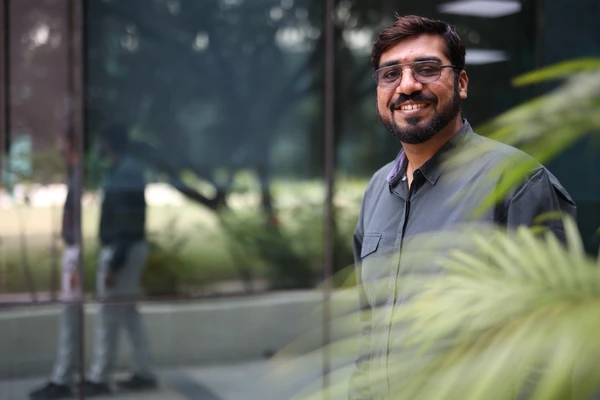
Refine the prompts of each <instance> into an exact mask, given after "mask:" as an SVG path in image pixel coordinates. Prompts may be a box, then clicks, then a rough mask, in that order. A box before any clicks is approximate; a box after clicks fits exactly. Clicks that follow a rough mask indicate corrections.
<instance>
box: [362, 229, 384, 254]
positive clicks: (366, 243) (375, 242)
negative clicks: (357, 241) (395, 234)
mask: <svg viewBox="0 0 600 400" xmlns="http://www.w3.org/2000/svg"><path fill="white" fill-rule="evenodd" d="M379 242H381V233H367V234H366V235H365V236H364V237H363V242H362V248H361V250H360V258H362V259H364V258H365V257H367V256H368V255H370V254H373V253H375V252H376V251H377V249H378V248H379Z"/></svg>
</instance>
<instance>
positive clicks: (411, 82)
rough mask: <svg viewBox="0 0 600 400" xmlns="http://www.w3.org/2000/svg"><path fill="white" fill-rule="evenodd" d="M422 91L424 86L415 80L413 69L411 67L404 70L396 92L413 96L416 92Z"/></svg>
mask: <svg viewBox="0 0 600 400" xmlns="http://www.w3.org/2000/svg"><path fill="white" fill-rule="evenodd" d="M421 90H423V85H422V84H421V82H419V81H417V80H416V79H415V77H414V75H413V72H412V69H410V68H409V67H406V68H403V69H402V76H401V77H400V84H399V85H398V87H397V88H396V92H397V93H401V94H405V95H411V94H413V93H415V92H420V91H421Z"/></svg>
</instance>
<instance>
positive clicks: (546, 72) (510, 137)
mask: <svg viewBox="0 0 600 400" xmlns="http://www.w3.org/2000/svg"><path fill="white" fill-rule="evenodd" d="M559 77H560V78H565V81H564V82H563V83H562V84H561V85H560V86H559V87H558V88H556V89H555V90H553V91H551V92H550V93H548V94H546V95H544V96H541V97H539V98H536V99H534V100H531V101H529V102H526V103H524V104H522V105H519V106H517V107H515V108H513V109H511V110H509V111H507V112H506V113H504V114H501V115H499V116H498V117H496V118H494V119H493V120H492V121H490V122H489V123H487V124H485V125H483V126H480V127H478V128H477V129H476V131H477V132H478V133H480V134H482V135H484V136H487V137H489V138H491V139H494V140H497V141H499V142H503V143H506V144H509V145H512V146H516V147H518V148H520V149H522V150H523V151H525V152H526V153H527V154H529V155H531V156H532V157H533V159H534V160H536V161H538V162H540V163H545V162H548V161H549V160H551V159H553V158H555V157H556V156H557V155H558V154H560V153H561V152H562V151H564V150H565V149H567V148H569V147H571V146H572V145H573V144H575V143H576V142H578V141H579V140H581V139H582V138H583V137H585V136H587V135H590V134H597V133H598V132H600V112H599V111H600V59H583V60H574V61H569V62H565V63H562V64H558V65H555V66H552V67H548V68H546V69H542V70H538V71H534V72H532V73H531V74H527V75H524V76H522V77H519V78H517V79H516V80H515V83H516V84H518V85H524V84H532V83H539V82H542V81H546V80H548V79H555V78H559ZM466 150H467V151H466V152H465V154H463V155H462V156H464V157H466V158H469V157H477V156H478V154H477V151H478V150H473V151H471V152H469V151H468V149H466ZM532 165H533V163H532V160H519V162H516V160H512V159H511V160H509V161H507V162H506V163H505V164H503V165H501V166H499V168H500V169H503V170H506V171H508V173H507V174H506V176H505V178H506V179H505V181H504V182H503V185H502V186H501V187H499V190H497V191H496V192H494V193H491V194H490V195H489V198H488V199H487V200H486V201H485V202H484V203H482V204H481V205H480V207H479V208H478V209H477V210H476V211H475V215H480V214H481V213H482V212H483V211H484V210H486V209H488V208H489V207H490V206H492V205H493V204H495V203H497V202H498V200H499V199H501V198H503V197H504V196H506V194H507V193H508V192H509V191H510V190H511V189H512V188H514V187H515V186H516V185H518V184H519V183H520V182H521V181H522V180H523V179H524V177H526V176H527V174H528V173H529V171H530V170H531V167H532Z"/></svg>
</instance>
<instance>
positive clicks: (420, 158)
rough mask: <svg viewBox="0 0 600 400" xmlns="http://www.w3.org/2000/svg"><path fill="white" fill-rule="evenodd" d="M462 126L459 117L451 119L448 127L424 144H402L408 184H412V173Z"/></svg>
mask: <svg viewBox="0 0 600 400" xmlns="http://www.w3.org/2000/svg"><path fill="white" fill-rule="evenodd" d="M462 126H463V120H462V118H461V116H460V115H458V116H457V117H456V118H455V119H453V120H452V121H451V122H450V123H449V124H448V125H446V126H445V127H444V129H442V130H441V131H440V132H438V133H437V134H436V135H435V136H434V137H432V138H431V139H429V140H428V141H427V142H425V143H420V144H408V143H402V147H403V149H404V154H405V155H406V159H407V160H408V164H407V166H406V176H407V178H408V180H409V182H412V178H413V172H414V171H415V170H416V169H417V168H419V167H420V166H421V165H423V164H425V163H426V162H427V161H428V160H429V159H430V158H431V157H433V156H434V155H435V153H437V152H438V150H439V149H440V148H442V146H443V145H444V144H446V142H448V141H449V140H450V139H451V138H452V137H453V136H454V134H455V133H456V132H458V130H459V129H460V128H461V127H462Z"/></svg>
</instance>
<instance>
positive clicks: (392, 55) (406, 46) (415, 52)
mask: <svg viewBox="0 0 600 400" xmlns="http://www.w3.org/2000/svg"><path fill="white" fill-rule="evenodd" d="M444 46H445V45H444V39H443V38H442V37H440V36H438V35H429V34H423V35H415V36H410V37H408V38H406V39H402V40H401V41H399V42H397V43H396V44H394V45H392V46H390V47H389V48H388V49H387V50H385V51H384V52H383V53H382V54H381V58H380V60H379V65H380V66H381V65H382V64H384V63H391V62H396V63H402V64H404V63H409V62H414V61H418V60H421V59H425V58H438V59H440V60H442V61H444V62H445V61H446V59H447V57H446V55H445V53H444Z"/></svg>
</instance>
